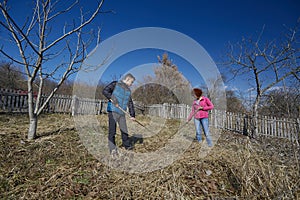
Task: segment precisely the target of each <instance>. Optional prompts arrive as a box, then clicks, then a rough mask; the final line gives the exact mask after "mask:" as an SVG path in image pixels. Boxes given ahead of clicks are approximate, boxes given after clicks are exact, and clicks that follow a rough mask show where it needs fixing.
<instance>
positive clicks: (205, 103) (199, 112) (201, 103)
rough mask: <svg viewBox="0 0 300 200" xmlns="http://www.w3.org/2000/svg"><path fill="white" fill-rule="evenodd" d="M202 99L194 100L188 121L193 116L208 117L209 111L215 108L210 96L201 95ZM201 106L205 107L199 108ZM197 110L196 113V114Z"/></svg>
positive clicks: (198, 117)
mask: <svg viewBox="0 0 300 200" xmlns="http://www.w3.org/2000/svg"><path fill="white" fill-rule="evenodd" d="M200 99H201V100H200V101H198V100H197V99H196V100H194V101H193V105H192V111H191V113H190V115H189V117H188V121H190V120H191V119H192V117H193V116H194V118H196V119H202V118H208V111H209V110H212V109H213V108H214V105H213V104H212V102H211V101H210V100H209V98H207V97H205V96H202V97H200ZM199 107H203V109H201V110H198V109H199ZM195 112H196V114H195V115H194V113H195Z"/></svg>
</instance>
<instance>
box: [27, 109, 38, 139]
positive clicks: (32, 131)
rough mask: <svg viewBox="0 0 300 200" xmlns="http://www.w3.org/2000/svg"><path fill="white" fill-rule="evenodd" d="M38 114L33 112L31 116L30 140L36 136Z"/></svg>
mask: <svg viewBox="0 0 300 200" xmlns="http://www.w3.org/2000/svg"><path fill="white" fill-rule="evenodd" d="M37 121H38V118H37V115H35V114H33V115H32V116H30V117H29V130H28V136H27V138H28V140H33V139H35V138H36V129H37Z"/></svg>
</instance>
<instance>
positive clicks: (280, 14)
mask: <svg viewBox="0 0 300 200" xmlns="http://www.w3.org/2000/svg"><path fill="white" fill-rule="evenodd" d="M9 2H11V4H10V5H12V8H13V11H12V12H13V13H14V14H15V15H16V16H17V17H19V19H23V18H24V15H25V12H24V15H20V14H19V13H22V11H25V10H26V9H27V10H30V3H31V0H30V1H23V2H22V3H20V1H17V0H11V1H9ZM93 5H95V4H94V3H93V1H92V0H89V1H84V6H85V9H91V10H93V7H92V6H93ZM107 10H113V11H114V13H108V14H101V15H100V16H99V17H98V18H97V19H96V21H94V22H93V26H94V27H95V28H96V27H97V26H100V27H101V29H102V32H101V39H102V40H103V41H104V40H107V39H108V38H110V37H112V36H114V35H116V34H118V33H120V32H123V31H126V30H130V29H134V28H140V27H162V28H168V29H172V30H175V31H178V32H180V33H183V34H185V35H187V36H189V37H190V38H192V39H194V40H195V41H197V42H198V43H199V44H200V45H202V46H203V48H204V49H205V50H206V51H207V53H208V54H209V55H210V56H211V57H212V59H213V60H214V61H215V62H216V63H218V62H219V61H220V58H221V56H222V55H224V53H225V52H226V44H227V43H228V42H232V43H235V42H237V41H239V40H241V38H242V37H243V36H244V37H248V36H251V35H257V34H258V33H259V32H260V31H261V30H262V27H263V26H265V32H264V39H266V40H267V39H273V38H275V37H277V36H279V35H280V33H281V32H282V31H283V30H284V25H286V26H288V27H289V26H294V25H295V24H296V21H297V19H298V18H299V17H300V1H296V0H266V1H263V0H246V1H239V0H226V1H225V0H222V1H221V0H219V1H218V0H210V1H206V0H186V1H182V0H173V1H170V0H148V1H147V0H128V1H122V0H106V1H105V2H104V6H103V8H102V11H107ZM69 17H70V18H73V17H74V16H72V15H69ZM54 31H55V30H54ZM1 34H2V31H0V38H1V40H2V39H3V38H4V37H5V36H3V35H1ZM163 52H164V51H161V50H157V49H154V50H141V51H135V52H131V53H128V54H126V55H124V56H122V57H120V58H119V59H118V60H116V61H115V62H114V63H112V65H111V66H110V68H109V70H107V72H106V73H105V76H104V77H103V79H104V81H108V80H110V79H111V78H112V77H114V76H117V77H118V76H119V75H121V74H122V73H124V72H125V71H128V70H130V68H133V67H135V66H139V65H143V64H145V63H156V62H157V55H161V54H162V53H163ZM169 56H170V58H171V59H172V60H173V62H174V63H175V64H176V65H178V67H179V70H181V71H182V73H183V74H184V75H185V76H186V78H187V79H189V80H190V81H191V84H192V86H195V85H198V84H199V83H198V81H199V79H198V77H199V76H198V75H197V74H196V73H195V70H193V67H191V66H189V63H187V62H186V61H185V60H184V59H182V58H180V57H179V56H177V55H174V54H172V53H169ZM120 65H122V66H123V68H122V69H120V67H118V66H120ZM124 66H125V67H124ZM221 72H222V71H221ZM199 82H201V81H199ZM228 84H229V85H228V86H229V87H231V88H235V87H237V88H239V89H242V90H245V89H246V88H247V87H249V85H247V84H246V83H244V82H243V80H238V81H235V82H231V83H228Z"/></svg>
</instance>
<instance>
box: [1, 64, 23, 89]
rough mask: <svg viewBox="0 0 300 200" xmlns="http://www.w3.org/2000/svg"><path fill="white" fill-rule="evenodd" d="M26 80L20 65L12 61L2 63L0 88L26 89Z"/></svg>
mask: <svg viewBox="0 0 300 200" xmlns="http://www.w3.org/2000/svg"><path fill="white" fill-rule="evenodd" d="M25 80H26V79H25V76H24V74H23V73H22V72H21V69H20V68H19V67H16V66H14V65H13V64H12V63H5V62H3V63H0V88H8V89H18V90H19V89H21V90H24V88H25V86H26V84H25V82H26V81H25Z"/></svg>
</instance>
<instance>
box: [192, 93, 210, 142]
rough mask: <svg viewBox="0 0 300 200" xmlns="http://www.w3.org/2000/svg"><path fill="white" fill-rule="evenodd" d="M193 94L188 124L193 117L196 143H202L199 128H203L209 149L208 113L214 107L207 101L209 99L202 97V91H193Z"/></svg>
mask: <svg viewBox="0 0 300 200" xmlns="http://www.w3.org/2000/svg"><path fill="white" fill-rule="evenodd" d="M193 94H194V96H195V98H196V99H195V100H194V101H193V105H192V111H191V113H190V114H189V116H188V118H187V122H189V121H190V120H191V119H192V118H193V117H194V123H195V128H196V138H197V140H198V142H202V135H201V127H200V125H201V126H202V128H203V131H204V135H205V137H206V141H207V144H208V146H209V147H211V146H212V145H213V144H212V140H211V137H210V134H209V125H208V111H209V110H212V109H213V108H214V105H213V104H212V102H211V101H210V100H209V98H207V97H205V96H202V90H201V89H199V88H194V89H193Z"/></svg>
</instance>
